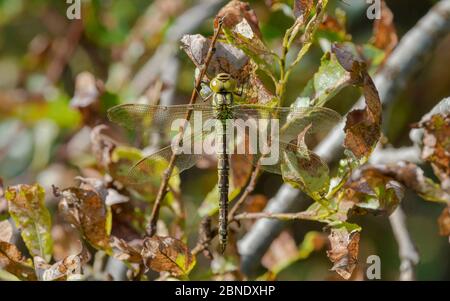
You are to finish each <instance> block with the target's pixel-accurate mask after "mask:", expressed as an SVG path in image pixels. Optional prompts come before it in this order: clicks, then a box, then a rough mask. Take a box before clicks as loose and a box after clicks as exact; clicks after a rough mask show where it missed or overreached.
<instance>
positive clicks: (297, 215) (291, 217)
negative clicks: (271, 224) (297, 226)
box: [234, 212, 313, 221]
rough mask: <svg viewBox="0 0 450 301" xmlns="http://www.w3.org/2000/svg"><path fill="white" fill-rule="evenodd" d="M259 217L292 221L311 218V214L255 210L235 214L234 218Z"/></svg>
mask: <svg viewBox="0 0 450 301" xmlns="http://www.w3.org/2000/svg"><path fill="white" fill-rule="evenodd" d="M260 218H271V219H277V220H282V221H293V220H313V218H312V216H311V215H309V214H308V213H305V212H297V213H273V212H256V213H249V212H244V213H240V214H238V215H236V216H235V217H234V219H235V220H243V219H260Z"/></svg>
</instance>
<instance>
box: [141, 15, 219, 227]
mask: <svg viewBox="0 0 450 301" xmlns="http://www.w3.org/2000/svg"><path fill="white" fill-rule="evenodd" d="M221 28H222V21H219V25H218V27H217V29H216V31H215V32H214V36H213V38H212V41H211V45H210V47H209V49H208V53H207V55H206V58H205V63H204V64H203V67H202V69H201V71H200V74H199V76H198V77H197V78H196V80H195V87H194V89H193V90H192V95H191V99H190V101H189V104H190V105H192V104H194V103H195V101H196V100H197V96H198V92H197V91H199V89H200V85H201V83H202V79H203V77H204V76H205V74H206V70H207V69H208V65H209V63H210V61H211V58H212V56H213V54H214V51H215V47H214V45H215V44H216V41H217V38H218V36H219V33H220V30H221ZM191 115H192V110H187V111H186V115H185V120H189V119H190V118H191ZM183 131H184V130H183V129H182V132H181V135H180V137H181V136H182V135H183ZM176 158H177V156H176V154H175V153H174V154H172V157H171V158H170V161H169V166H168V167H167V169H166V170H165V171H164V174H163V179H162V182H161V186H160V187H159V190H158V194H157V196H156V200H155V204H154V205H153V210H152V215H151V216H150V222H149V225H148V227H147V229H146V230H147V234H148V235H149V236H153V235H154V234H155V232H156V223H157V221H158V217H159V209H160V207H161V202H162V200H163V199H164V197H165V195H166V193H167V185H168V183H169V178H170V175H171V174H172V171H173V169H174V168H175V160H176Z"/></svg>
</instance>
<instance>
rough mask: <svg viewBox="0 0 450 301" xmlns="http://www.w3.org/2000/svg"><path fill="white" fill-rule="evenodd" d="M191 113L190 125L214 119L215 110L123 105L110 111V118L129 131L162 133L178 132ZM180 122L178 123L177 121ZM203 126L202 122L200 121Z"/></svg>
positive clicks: (188, 106)
mask: <svg viewBox="0 0 450 301" xmlns="http://www.w3.org/2000/svg"><path fill="white" fill-rule="evenodd" d="M188 112H191V117H190V120H189V122H190V124H191V125H192V124H193V123H194V122H195V121H199V119H200V118H202V119H203V120H207V119H209V118H212V117H213V109H212V107H211V106H210V105H205V104H193V105H175V106H155V105H145V104H123V105H118V106H115V107H113V108H111V109H109V110H108V118H109V119H110V120H111V121H112V122H115V123H117V124H119V125H120V126H122V127H124V128H127V129H129V130H138V131H144V130H152V131H155V132H160V133H170V132H171V131H178V130H179V129H178V128H177V129H173V128H172V127H173V126H175V127H177V126H178V125H179V124H180V123H181V121H182V120H185V118H186V114H187V113H188ZM177 120H178V121H179V122H176V123H175V121H177ZM199 124H200V125H201V124H202V121H199Z"/></svg>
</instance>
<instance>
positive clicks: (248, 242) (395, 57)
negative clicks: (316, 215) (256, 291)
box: [238, 0, 450, 274]
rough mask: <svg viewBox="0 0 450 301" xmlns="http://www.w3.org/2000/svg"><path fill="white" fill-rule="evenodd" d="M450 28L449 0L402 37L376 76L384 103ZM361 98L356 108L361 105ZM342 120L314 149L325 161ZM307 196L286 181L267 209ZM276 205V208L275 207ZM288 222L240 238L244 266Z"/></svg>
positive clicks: (261, 225) (337, 143) (267, 223)
mask: <svg viewBox="0 0 450 301" xmlns="http://www.w3.org/2000/svg"><path fill="white" fill-rule="evenodd" d="M448 32H450V0H443V1H440V2H439V3H437V4H436V5H435V6H434V7H433V8H432V9H431V10H430V11H429V12H428V13H427V14H426V15H425V16H424V17H423V18H422V19H421V20H420V21H419V22H418V23H417V25H416V26H415V27H414V28H412V29H411V30H410V31H409V32H408V33H407V34H406V35H405V36H404V37H403V39H402V40H401V41H400V44H399V45H398V47H397V48H396V49H395V50H394V52H393V53H392V54H391V56H390V57H389V59H388V60H387V62H386V65H385V67H384V68H383V70H381V72H380V73H378V74H377V76H376V77H375V80H374V82H375V85H376V87H377V89H378V91H379V95H380V98H381V101H382V103H383V105H384V107H387V106H389V105H390V104H391V103H392V102H393V100H394V99H395V96H396V95H397V94H398V92H399V91H400V90H401V89H403V88H404V86H405V84H406V83H407V82H408V80H409V79H410V78H411V76H412V75H413V74H414V73H415V71H416V70H417V69H418V68H419V67H420V66H421V65H422V64H424V63H425V60H423V59H422V58H423V57H425V55H426V54H427V53H429V52H431V51H433V50H434V49H435V48H436V47H437V45H438V44H439V43H438V42H439V40H441V39H442V38H443V37H444V36H445V35H446V34H447V33H448ZM362 104H363V100H362V99H360V100H359V101H358V103H357V104H356V105H355V107H354V108H360V107H361V106H362ZM344 126H345V123H344V122H342V123H341V124H339V125H338V126H336V127H335V128H334V129H333V130H332V131H331V132H330V134H329V135H328V136H327V137H326V138H325V139H323V141H322V143H320V144H319V145H318V146H317V147H316V149H315V152H316V153H317V154H318V155H319V156H321V157H322V158H323V159H324V160H325V161H327V162H331V161H335V160H336V159H338V158H339V157H340V154H341V152H342V142H343V140H344V131H343V128H344ZM306 200H307V196H306V195H305V194H303V193H301V192H300V191H299V190H297V189H294V188H292V187H291V186H289V185H288V184H283V185H282V186H281V188H280V190H279V191H278V193H277V194H276V195H275V196H274V197H273V198H272V199H271V200H270V201H269V203H268V206H267V208H266V210H265V211H267V212H274V213H282V212H289V211H290V212H292V211H295V210H296V209H295V208H297V207H299V206H300V205H301V204H304V203H305V202H306ZM272 208H275V210H272ZM284 226H285V223H284V222H282V221H279V220H269V219H261V220H258V221H257V222H256V223H255V225H254V226H253V228H252V229H251V230H250V231H249V232H248V233H247V234H246V235H245V236H244V237H243V238H242V239H241V240H240V241H239V243H238V248H239V253H240V254H241V270H242V272H243V273H245V274H251V273H252V272H253V271H255V269H256V268H257V267H258V266H259V265H260V261H261V258H262V256H263V255H264V253H265V252H266V250H267V248H268V247H269V246H270V244H271V242H272V240H273V239H275V237H276V236H278V234H279V233H280V232H281V230H282V229H283V228H284Z"/></svg>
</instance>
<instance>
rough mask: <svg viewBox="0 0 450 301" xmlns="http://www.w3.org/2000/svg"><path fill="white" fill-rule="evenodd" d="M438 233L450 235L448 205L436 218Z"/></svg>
mask: <svg viewBox="0 0 450 301" xmlns="http://www.w3.org/2000/svg"><path fill="white" fill-rule="evenodd" d="M438 224H439V234H440V235H442V236H450V207H445V208H444V210H443V211H442V213H441V215H440V216H439V218H438Z"/></svg>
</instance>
